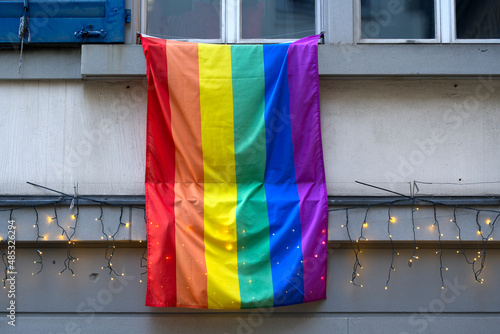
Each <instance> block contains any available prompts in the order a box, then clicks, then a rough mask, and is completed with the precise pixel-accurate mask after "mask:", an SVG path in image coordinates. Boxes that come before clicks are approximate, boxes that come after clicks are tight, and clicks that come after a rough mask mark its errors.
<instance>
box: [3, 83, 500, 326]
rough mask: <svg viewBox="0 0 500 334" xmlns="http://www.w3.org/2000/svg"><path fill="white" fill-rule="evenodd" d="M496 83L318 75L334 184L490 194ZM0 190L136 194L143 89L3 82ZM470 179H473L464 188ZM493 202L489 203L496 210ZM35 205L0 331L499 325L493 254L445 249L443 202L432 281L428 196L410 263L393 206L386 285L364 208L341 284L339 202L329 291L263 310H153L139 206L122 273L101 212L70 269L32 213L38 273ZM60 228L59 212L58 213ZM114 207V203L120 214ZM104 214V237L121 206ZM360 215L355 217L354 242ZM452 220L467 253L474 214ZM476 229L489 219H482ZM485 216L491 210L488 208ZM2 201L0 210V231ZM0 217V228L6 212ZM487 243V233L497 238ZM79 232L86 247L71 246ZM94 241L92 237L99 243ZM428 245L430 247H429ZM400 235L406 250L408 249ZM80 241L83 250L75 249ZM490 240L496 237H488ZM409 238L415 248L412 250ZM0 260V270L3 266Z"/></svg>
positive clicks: (378, 224) (351, 189) (54, 234)
mask: <svg viewBox="0 0 500 334" xmlns="http://www.w3.org/2000/svg"><path fill="white" fill-rule="evenodd" d="M499 88H500V82H499V81H488V80H487V79H482V80H479V79H470V80H458V79H448V80H405V79H380V80H322V81H321V103H322V131H323V145H324V153H325V165H326V173H327V181H328V193H329V195H387V194H386V193H385V192H383V191H379V190H374V189H372V188H368V187H364V186H361V185H359V184H357V183H355V182H354V181H356V180H359V181H363V182H367V183H370V184H374V185H377V186H380V187H384V188H389V189H392V190H395V191H398V192H402V193H405V194H408V193H409V192H410V183H411V182H412V181H413V180H418V181H425V182H430V183H435V184H420V185H419V189H420V193H421V194H429V195H485V194H497V193H498V183H495V182H496V181H498V180H499V178H498V175H500V173H499V172H500V167H499V164H498V162H499V159H500V157H499V152H498V150H497V149H496V144H497V142H498V139H499V138H498V136H499V134H498V131H497V128H498V127H499V126H500V118H499V117H497V115H496V114H497V110H496V109H497V106H498V105H500V94H499V93H498V92H499ZM0 101H2V102H1V104H0V105H1V106H0V132H1V134H2V140H0V157H2V163H1V165H0V194H15V195H19V194H31V195H45V194H49V193H47V192H45V191H42V190H40V189H37V188H34V187H32V186H30V185H27V184H26V181H31V182H35V183H39V184H42V185H45V186H48V187H51V188H55V189H57V190H61V191H64V192H67V193H72V192H73V185H74V183H75V182H78V184H79V190H80V193H81V194H113V195H120V194H134V195H138V194H143V193H144V188H143V178H144V148H145V116H146V88H145V82H144V81H143V80H136V81H109V82H107V81H76V80H75V81H71V80H68V81H14V80H13V81H0ZM469 183H470V184H469ZM492 209H496V208H494V207H492ZM31 210H32V209H31V208H29V209H28V208H27V209H23V210H19V211H15V213H14V214H15V218H16V222H17V223H18V226H19V228H18V229H19V237H20V239H19V240H20V241H23V242H24V243H21V244H20V248H19V249H18V252H17V261H18V272H19V276H18V277H19V280H18V281H17V296H16V297H17V298H16V300H17V303H18V309H17V311H18V319H17V328H12V327H10V326H8V325H7V321H6V320H7V317H5V312H6V311H5V308H4V306H1V305H7V302H8V298H7V294H6V291H0V307H1V309H0V312H3V313H0V315H1V316H2V317H1V318H0V332H1V333H15V332H40V333H88V332H104V331H110V332H115V331H120V332H124V333H136V332H140V333H158V332H166V333H170V332H172V333H192V332H195V331H203V332H208V333H304V332H311V333H316V332H317V333H320V332H333V333H399V334H402V333H423V332H425V333H442V332H443V331H445V330H447V331H455V332H456V333H469V332H473V333H475V332H483V333H496V332H497V328H498V326H499V325H500V319H499V318H498V316H497V315H498V312H499V311H500V303H499V300H500V298H499V297H500V296H499V293H500V292H499V291H498V289H497V288H496V282H497V281H498V277H499V275H500V252H499V251H498V250H497V249H489V250H488V260H487V268H486V269H485V271H484V273H483V275H482V276H481V277H483V278H484V279H485V283H484V284H477V283H475V282H474V280H473V278H474V276H473V272H472V270H471V266H470V265H468V264H466V263H465V261H464V258H463V257H462V256H461V255H460V254H457V253H456V250H457V245H456V243H452V241H456V233H457V231H456V229H455V226H454V225H453V224H451V223H450V222H449V219H450V215H451V211H450V210H445V209H440V210H439V212H438V214H439V217H438V218H439V220H440V222H442V228H443V234H444V236H443V240H444V241H445V245H444V256H443V259H444V261H445V265H446V267H448V268H449V270H448V271H445V277H444V279H445V289H444V290H442V289H441V280H440V276H439V266H440V264H439V256H438V255H436V250H437V249H439V248H438V243H437V235H436V232H435V230H432V228H431V227H430V225H431V222H432V221H433V216H432V207H426V208H421V210H419V212H418V215H417V216H416V223H417V224H418V225H419V226H420V227H421V229H420V230H419V231H418V233H417V240H418V242H419V244H420V245H421V247H420V249H419V257H420V259H419V261H418V262H417V263H415V264H414V265H413V266H412V267H411V268H409V267H408V265H407V260H408V257H409V256H410V255H411V252H412V248H411V247H412V244H411V242H412V240H413V235H412V230H411V217H410V211H409V208H408V207H402V208H397V209H395V211H394V214H395V215H397V216H398V217H399V221H398V224H396V225H395V226H394V227H393V228H394V230H393V234H394V238H395V240H396V241H397V244H396V246H397V248H398V250H399V252H400V255H399V256H398V257H397V258H396V260H395V261H396V262H395V266H396V269H397V270H396V271H395V272H393V274H392V278H391V282H390V285H389V289H388V290H385V289H384V286H385V283H386V280H387V274H388V270H389V267H390V260H391V249H390V248H388V247H389V243H388V238H387V233H386V224H387V218H386V215H387V209H386V208H378V209H374V210H373V211H372V212H371V213H370V218H371V220H370V223H369V227H368V228H367V229H366V231H365V236H366V237H367V238H368V239H370V241H369V242H367V243H365V244H364V245H363V246H364V249H363V252H362V253H361V254H360V261H361V262H362V264H363V267H364V269H363V270H362V271H361V276H360V277H359V278H358V282H359V283H361V284H363V288H359V287H355V286H353V285H352V284H350V283H349V280H350V278H351V274H352V266H353V263H354V255H353V251H352V249H350V248H349V247H350V245H349V242H348V238H347V234H346V229H345V228H342V227H341V225H342V224H344V219H345V215H344V212H342V211H340V212H337V211H336V212H331V214H330V222H329V234H330V237H329V239H330V244H329V246H330V247H329V266H328V282H327V284H328V299H327V300H326V301H321V302H316V303H311V304H308V305H298V306H290V307H284V308H279V309H271V310H266V311H264V310H260V311H240V312H222V311H217V312H216V311H201V310H183V309H180V310H177V309H166V308H160V309H154V308H147V307H145V306H143V305H144V296H145V284H144V283H140V282H139V276H140V273H141V272H142V270H143V268H141V267H140V258H141V254H142V251H143V248H142V247H143V246H142V244H140V243H138V241H139V240H143V239H144V226H143V225H142V224H143V222H142V221H141V219H142V217H141V216H140V212H139V211H137V212H133V213H131V212H127V215H126V219H127V220H128V221H129V222H130V223H131V224H132V225H131V227H129V229H122V230H121V231H120V233H119V234H118V235H117V239H118V240H120V242H121V243H120V244H119V247H118V248H117V250H116V253H115V256H114V260H113V265H114V267H115V268H118V271H119V272H124V273H125V276H123V278H116V279H115V280H114V281H111V280H110V277H109V276H108V275H107V272H106V271H104V270H102V269H101V267H102V266H103V265H105V264H106V260H105V259H104V251H105V248H104V247H105V245H104V244H103V243H102V241H101V239H100V236H101V233H100V227H99V225H98V223H97V222H96V221H95V217H97V216H96V215H97V213H98V208H97V207H85V208H83V207H82V208H81V216H80V219H81V221H80V224H81V225H80V227H79V229H78V231H77V235H76V238H77V243H76V245H74V247H73V251H72V254H73V255H74V256H76V257H78V258H79V261H77V262H75V263H74V265H73V268H74V269H75V273H76V276H75V277H72V276H71V275H68V274H67V272H65V273H63V275H59V272H60V271H61V270H62V268H63V263H62V262H63V261H64V259H65V257H66V248H65V245H64V242H63V241H60V242H58V240H59V237H58V229H57V228H56V227H55V226H53V225H50V223H49V222H48V221H47V217H48V216H50V215H51V212H50V210H51V208H50V207H49V208H45V209H42V208H41V209H40V217H41V221H40V224H41V229H42V232H43V234H44V235H45V234H46V235H47V236H48V239H47V243H46V244H44V245H42V248H41V250H42V251H43V257H44V270H43V272H42V273H40V274H39V275H36V276H32V275H31V273H33V272H34V271H35V270H36V268H37V264H35V263H33V262H34V261H36V259H37V258H36V254H35V250H34V248H33V244H28V243H27V242H28V241H32V240H34V238H35V237H36V234H35V232H34V229H33V228H32V225H33V211H31ZM59 210H60V211H59V212H60V214H61V217H64V219H65V222H66V221H67V222H69V223H71V220H70V218H69V211H68V209H67V208H60V209H59ZM118 211H119V210H118ZM118 211H117V210H116V209H113V210H110V211H106V215H107V216H106V228H107V229H108V232H110V231H113V230H114V229H116V225H117V224H118V223H119V221H118V215H119V212H118ZM363 213H364V212H363V211H359V212H353V213H352V214H351V219H352V222H351V228H352V230H351V231H355V232H352V233H353V235H354V236H355V237H356V238H357V237H358V236H359V229H360V224H361V222H362V216H363ZM462 214H463V215H464V216H461V217H462V218H461V219H463V220H461V224H462V228H463V235H462V237H463V238H464V240H466V241H467V247H468V248H469V249H468V252H469V254H473V253H475V252H477V250H478V249H480V247H481V243H480V241H479V240H480V239H479V238H478V236H477V234H476V228H477V227H476V226H475V220H474V218H475V217H474V216H475V215H474V214H471V213H470V212H469V213H467V214H466V215H465V213H462ZM480 218H481V224H483V227H484V228H489V227H487V226H485V225H484V221H485V219H487V218H488V217H487V215H486V214H484V213H483V214H482V215H481V217H480ZM493 218H494V217H493ZM7 219H8V211H7V212H5V211H4V212H0V236H2V235H3V236H4V237H5V226H6V220H7ZM2 222H3V223H2ZM493 236H494V237H495V240H496V239H498V238H497V236H496V234H494V235H493ZM80 241H83V242H80ZM96 241H97V243H95V242H96ZM426 241H427V243H426ZM408 242H410V246H408ZM80 244H81V245H80ZM490 245H492V246H493V248H496V247H497V246H496V244H495V243H494V242H491V243H490ZM408 247H410V248H408ZM0 268H2V266H1V265H0Z"/></svg>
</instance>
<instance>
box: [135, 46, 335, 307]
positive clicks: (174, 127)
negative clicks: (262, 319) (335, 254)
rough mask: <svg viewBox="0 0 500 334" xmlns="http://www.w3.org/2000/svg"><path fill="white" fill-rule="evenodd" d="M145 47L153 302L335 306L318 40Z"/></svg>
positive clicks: (150, 288) (168, 304) (149, 285)
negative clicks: (329, 283) (329, 293)
mask: <svg viewBox="0 0 500 334" xmlns="http://www.w3.org/2000/svg"><path fill="white" fill-rule="evenodd" d="M141 39H142V45H143V48H144V53H145V56H146V60H147V77H148V87H149V91H148V116H147V149H146V181H145V186H146V210H147V238H148V283H147V295H146V305H147V306H156V307H171V306H173V307H191V308H210V309H240V308H241V309H243V308H255V307H272V306H281V305H291V304H297V303H304V302H311V301H316V300H320V299H324V298H326V256H327V242H328V240H327V239H328V238H327V219H328V202H327V194H326V186H325V173H324V165H323V153H322V147H321V130H320V111H319V90H318V54H317V49H318V46H317V43H318V36H311V37H307V38H304V39H301V40H298V41H296V42H293V43H286V44H277V45H213V44H212V45H211V44H201V43H200V44H198V43H189V42H177V41H170V40H162V39H157V38H152V37H146V36H142V38H141Z"/></svg>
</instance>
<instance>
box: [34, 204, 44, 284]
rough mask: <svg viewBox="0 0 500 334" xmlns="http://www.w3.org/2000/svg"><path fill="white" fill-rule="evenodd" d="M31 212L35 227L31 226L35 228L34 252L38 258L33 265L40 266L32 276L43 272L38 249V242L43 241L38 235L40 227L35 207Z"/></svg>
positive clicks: (40, 253) (40, 254) (41, 259)
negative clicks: (33, 214) (33, 215)
mask: <svg viewBox="0 0 500 334" xmlns="http://www.w3.org/2000/svg"><path fill="white" fill-rule="evenodd" d="M33 210H35V225H33V227H34V228H36V240H35V251H36V255H37V256H38V260H37V261H34V262H33V263H35V264H38V265H40V268H38V271H37V272H34V273H32V275H38V274H39V273H41V272H42V270H43V258H42V252H41V251H40V249H39V247H38V242H39V240H40V239H43V236H41V235H40V225H39V224H38V210H37V209H36V206H34V207H33Z"/></svg>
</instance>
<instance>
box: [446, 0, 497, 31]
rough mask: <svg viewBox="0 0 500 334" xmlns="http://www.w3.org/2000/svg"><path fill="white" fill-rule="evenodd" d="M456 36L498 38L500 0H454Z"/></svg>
mask: <svg viewBox="0 0 500 334" xmlns="http://www.w3.org/2000/svg"><path fill="white" fill-rule="evenodd" d="M455 6H456V8H455V10H456V12H455V13H456V17H457V19H456V25H457V38H464V39H480V38H484V39H488V38H500V0H481V1H478V0H455Z"/></svg>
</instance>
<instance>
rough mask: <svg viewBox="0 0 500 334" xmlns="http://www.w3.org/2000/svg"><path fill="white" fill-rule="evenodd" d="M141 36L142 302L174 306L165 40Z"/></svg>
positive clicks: (172, 169) (171, 155)
mask: <svg viewBox="0 0 500 334" xmlns="http://www.w3.org/2000/svg"><path fill="white" fill-rule="evenodd" d="M141 40H142V44H143V48H144V53H145V56H146V61H147V75H148V116H147V117H148V119H147V124H148V125H147V126H148V129H147V138H146V208H147V234H148V287H147V294H146V306H175V304H176V300H177V295H176V263H175V262H176V254H175V213H174V209H173V208H174V201H175V193H174V182H175V147H174V142H173V137H172V121H171V109H170V104H169V94H168V72H167V53H166V44H165V41H164V40H160V39H152V38H141ZM153 64H154V68H153ZM153 249H154V251H153ZM163 301H166V303H164V302H163Z"/></svg>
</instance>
